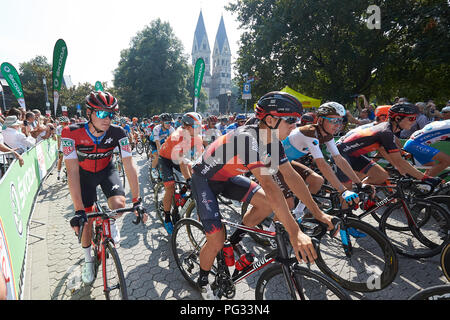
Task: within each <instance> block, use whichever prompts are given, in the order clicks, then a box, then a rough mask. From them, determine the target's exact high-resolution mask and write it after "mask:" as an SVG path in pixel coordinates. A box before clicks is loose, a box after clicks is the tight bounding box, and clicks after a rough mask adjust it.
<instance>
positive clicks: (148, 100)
mask: <svg viewBox="0 0 450 320" xmlns="http://www.w3.org/2000/svg"><path fill="white" fill-rule="evenodd" d="M187 61H188V59H187V56H185V55H184V54H183V45H182V43H181V41H180V40H178V39H177V38H176V37H175V35H174V33H173V31H172V28H171V27H170V25H169V24H168V23H165V22H162V21H161V20H160V19H157V20H154V21H152V22H151V23H150V25H149V26H147V27H145V28H144V29H143V30H142V31H140V32H138V33H137V35H136V36H135V37H134V38H133V39H132V40H131V44H130V48H128V49H125V50H122V52H121V58H120V61H119V65H118V67H117V69H116V70H115V72H114V86H115V87H116V88H117V93H118V95H119V101H120V102H119V103H120V106H121V110H122V112H123V113H125V114H129V115H148V116H149V115H153V114H160V113H162V112H172V113H173V112H182V111H183V110H185V109H186V106H187V105H191V104H192V100H191V98H190V94H189V91H188V84H189V85H191V84H192V83H193V80H192V82H191V80H190V78H189V77H190V76H191V74H192V69H191V68H189V65H188V63H187ZM189 90H190V89H189Z"/></svg>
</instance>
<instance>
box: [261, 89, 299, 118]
mask: <svg viewBox="0 0 450 320" xmlns="http://www.w3.org/2000/svg"><path fill="white" fill-rule="evenodd" d="M302 113H303V106H302V103H301V102H300V101H298V99H297V98H295V97H294V96H293V95H291V94H289V93H286V92H281V91H272V92H269V93H266V94H265V95H263V96H262V97H261V98H260V99H259V100H258V102H257V103H256V109H255V114H256V117H257V118H258V119H260V120H263V119H264V118H265V117H266V116H268V115H272V116H274V117H297V118H300V117H301V116H302Z"/></svg>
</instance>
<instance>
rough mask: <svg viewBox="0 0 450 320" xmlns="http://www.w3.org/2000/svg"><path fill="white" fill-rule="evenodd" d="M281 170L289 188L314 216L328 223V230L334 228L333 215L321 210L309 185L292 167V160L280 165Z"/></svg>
mask: <svg viewBox="0 0 450 320" xmlns="http://www.w3.org/2000/svg"><path fill="white" fill-rule="evenodd" d="M279 170H280V172H281V174H282V175H283V178H284V180H285V181H286V184H287V185H288V187H289V189H291V191H292V192H293V193H294V194H295V195H296V196H297V197H298V198H299V199H300V200H301V201H302V202H303V204H304V205H305V206H306V207H307V208H308V209H309V210H310V211H311V213H312V214H313V216H314V218H315V219H317V220H319V221H321V222H323V223H326V224H327V225H328V230H333V228H334V225H333V223H332V222H331V219H332V216H330V215H328V214H325V213H323V212H322V210H320V208H319V207H318V206H317V204H316V203H315V202H314V199H313V198H312V196H311V193H310V192H309V189H308V186H307V185H306V183H305V181H304V180H303V178H302V177H301V176H300V175H299V174H298V173H297V171H295V170H294V168H292V166H291V163H290V162H286V163H284V164H282V165H280V167H279Z"/></svg>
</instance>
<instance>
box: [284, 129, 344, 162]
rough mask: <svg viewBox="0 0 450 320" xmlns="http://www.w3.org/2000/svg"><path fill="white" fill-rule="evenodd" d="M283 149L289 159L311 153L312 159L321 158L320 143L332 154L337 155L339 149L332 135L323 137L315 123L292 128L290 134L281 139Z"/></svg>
mask: <svg viewBox="0 0 450 320" xmlns="http://www.w3.org/2000/svg"><path fill="white" fill-rule="evenodd" d="M282 143H283V147H284V151H285V152H286V156H287V157H288V159H289V161H292V160H295V159H299V158H301V157H303V156H305V155H307V154H309V153H310V154H311V155H312V156H313V158H314V159H318V158H323V154H322V150H321V149H320V145H321V144H325V145H326V146H327V149H328V151H329V152H330V154H331V155H332V156H336V155H339V151H338V149H337V147H336V143H335V142H334V138H333V136H332V135H328V136H325V137H323V136H322V135H321V134H320V131H319V128H318V125H317V124H311V125H306V126H302V127H298V128H296V129H294V130H292V132H291V134H290V135H289V136H288V137H287V138H286V139H284V140H283V141H282Z"/></svg>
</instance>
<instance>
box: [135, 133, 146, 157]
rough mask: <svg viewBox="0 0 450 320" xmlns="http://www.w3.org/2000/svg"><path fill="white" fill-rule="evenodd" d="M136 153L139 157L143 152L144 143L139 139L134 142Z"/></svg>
mask: <svg viewBox="0 0 450 320" xmlns="http://www.w3.org/2000/svg"><path fill="white" fill-rule="evenodd" d="M136 152H137V153H138V154H139V155H141V154H142V153H143V152H144V143H143V142H142V139H141V137H139V138H138V139H137V142H136Z"/></svg>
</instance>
